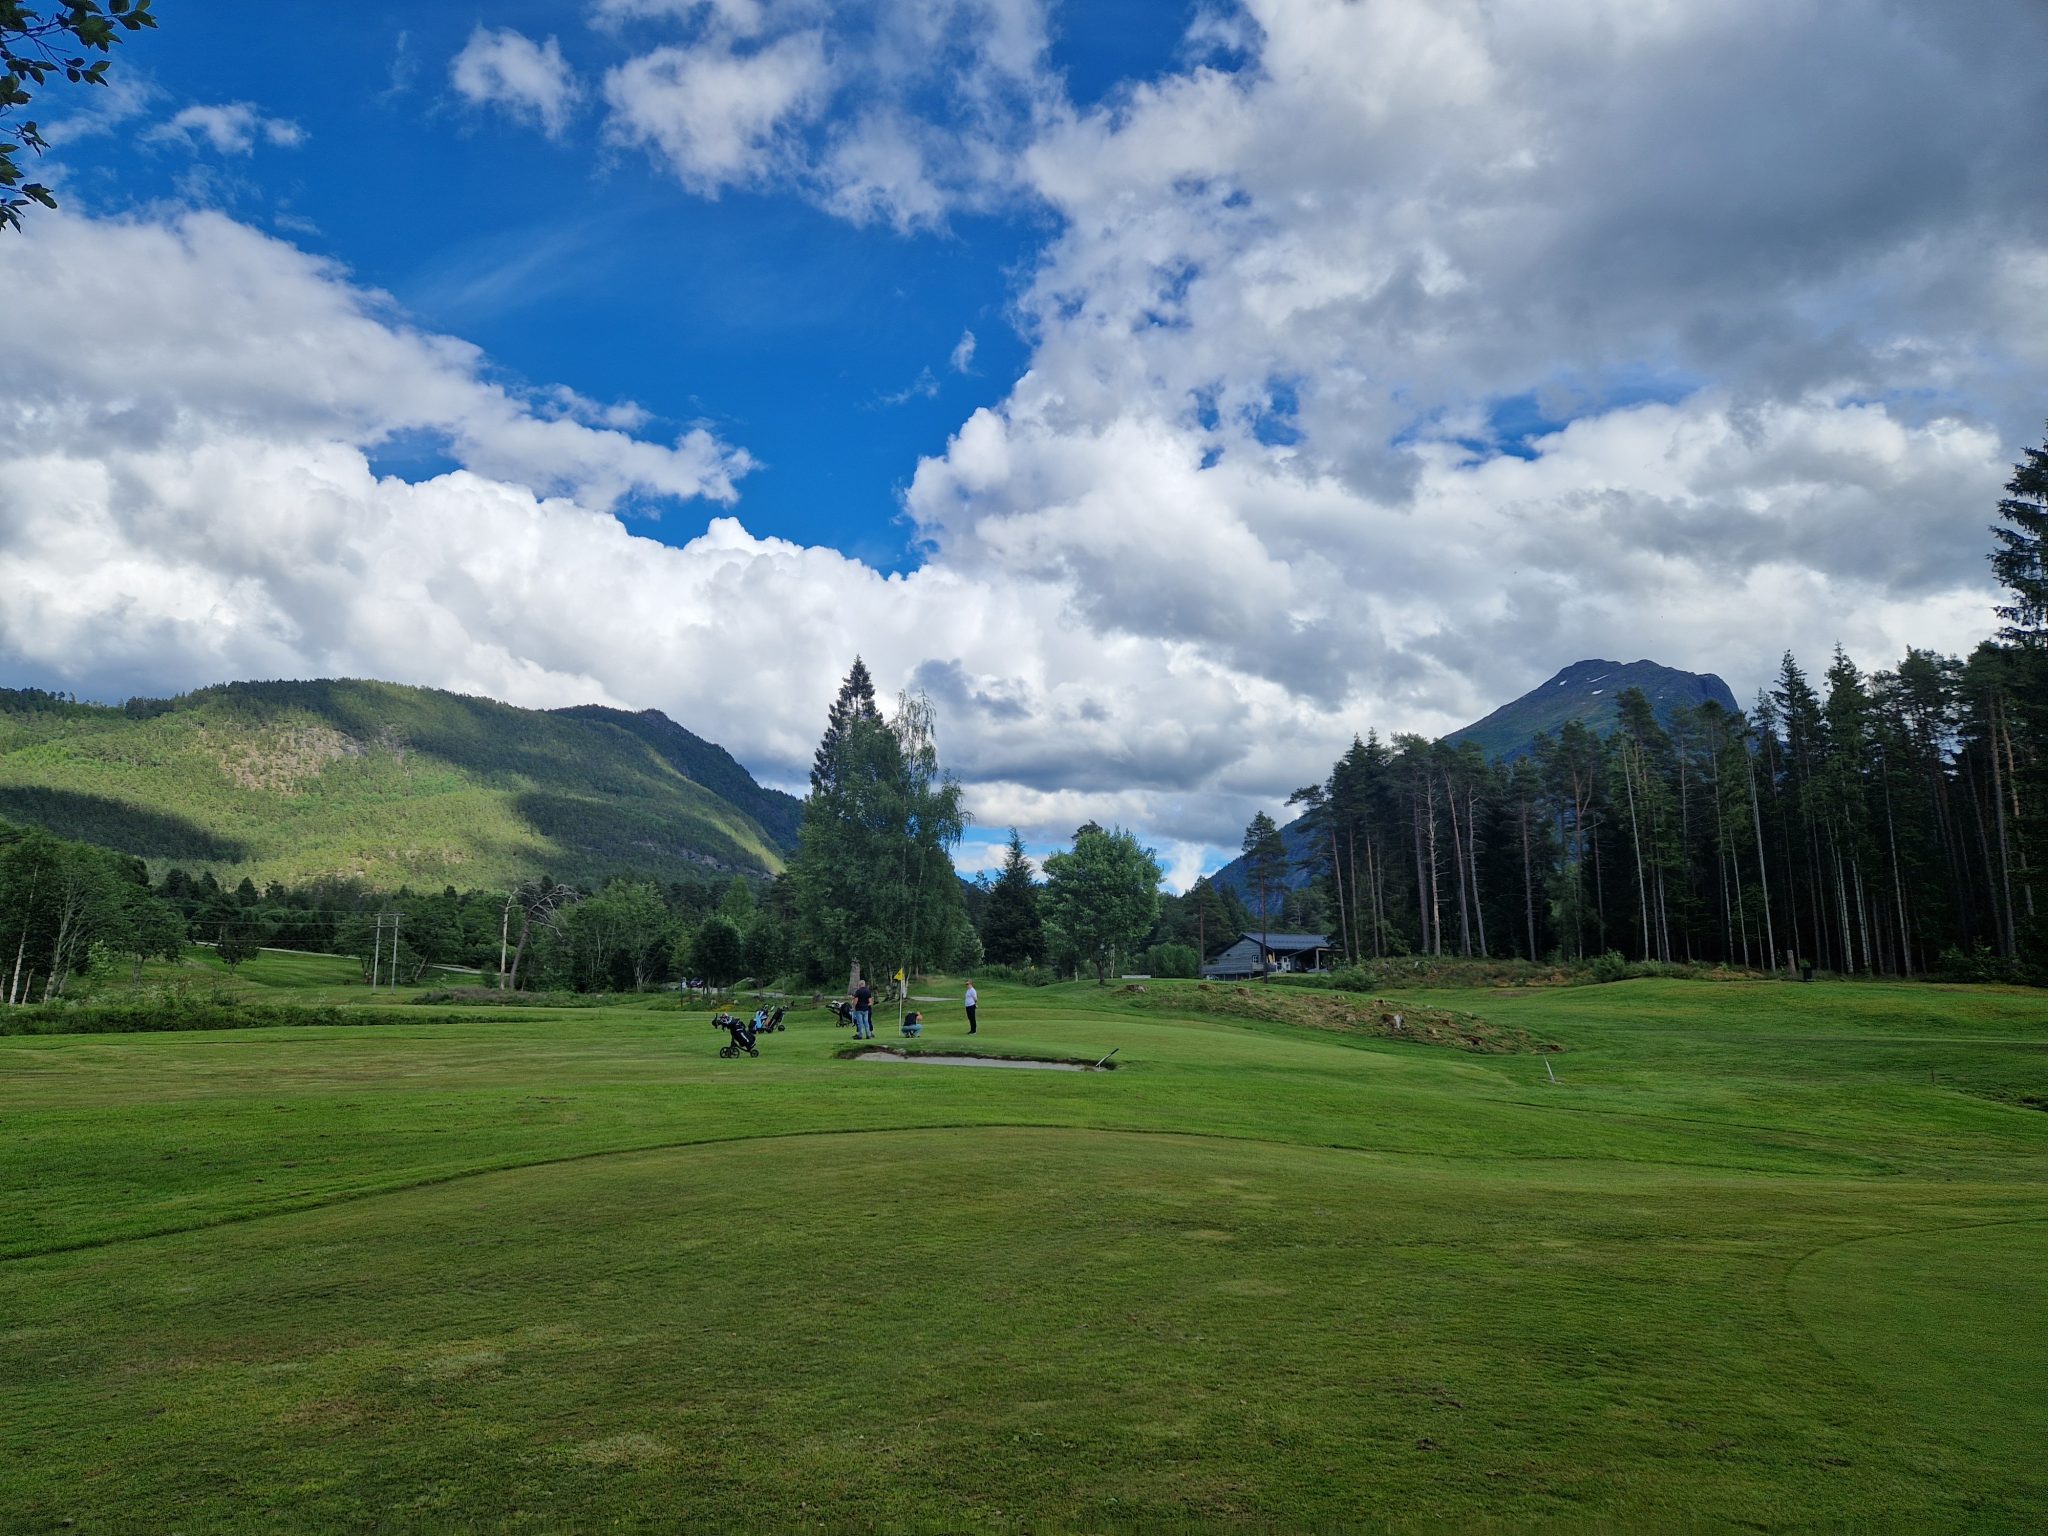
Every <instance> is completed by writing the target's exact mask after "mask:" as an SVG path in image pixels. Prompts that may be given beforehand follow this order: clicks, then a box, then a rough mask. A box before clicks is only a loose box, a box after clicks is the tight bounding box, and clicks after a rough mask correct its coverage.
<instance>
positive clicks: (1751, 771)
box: [1736, 748, 1778, 970]
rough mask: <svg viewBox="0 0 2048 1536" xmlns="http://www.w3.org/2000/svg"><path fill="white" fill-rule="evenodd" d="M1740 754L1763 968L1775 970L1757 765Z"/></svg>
mask: <svg viewBox="0 0 2048 1536" xmlns="http://www.w3.org/2000/svg"><path fill="white" fill-rule="evenodd" d="M1742 756H1743V759H1744V767H1745V769H1746V773H1745V777H1747V778H1748V780H1749V818H1750V823H1751V825H1752V826H1753V827H1754V828H1755V831H1756V881H1757V888H1758V889H1759V890H1760V891H1762V892H1763V898H1764V954H1765V955H1766V956H1768V957H1769V959H1770V964H1769V965H1767V966H1765V967H1764V969H1766V970H1775V969H1776V968H1777V964H1778V933H1777V930H1776V929H1775V928H1773V927H1772V926H1771V872H1770V866H1769V865H1768V864H1766V863H1765V862H1764V813H1763V807H1762V806H1761V805H1760V804H1759V803H1758V801H1757V797H1756V770H1757V766H1758V765H1757V764H1756V763H1754V762H1750V761H1748V759H1749V750H1748V749H1747V748H1744V749H1743V753H1742ZM1739 873H1740V872H1739V871H1738V874H1739ZM1736 889H1737V890H1740V889H1741V886H1740V885H1738V886H1737V887H1736Z"/></svg>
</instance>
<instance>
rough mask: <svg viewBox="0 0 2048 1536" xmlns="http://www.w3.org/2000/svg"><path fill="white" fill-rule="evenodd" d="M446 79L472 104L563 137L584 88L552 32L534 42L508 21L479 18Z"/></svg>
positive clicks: (450, 63) (557, 136) (551, 135)
mask: <svg viewBox="0 0 2048 1536" xmlns="http://www.w3.org/2000/svg"><path fill="white" fill-rule="evenodd" d="M448 81H449V84H451V85H453V86H454V87H455V90H456V92H457V94H459V95H460V96H461V97H462V99H463V100H464V101H467V102H468V103H470V104H471V105H472V106H497V107H499V108H501V109H502V110H504V111H505V112H506V113H508V114H510V115H511V116H512V117H515V118H521V119H524V120H526V121H528V122H531V123H534V124H536V125H538V126H539V127H540V129H541V130H542V131H543V132H545V133H546V134H547V135H548V136H549V137H550V138H559V137H561V135H562V132H563V130H564V129H566V128H567V127H568V125H569V118H570V116H571V115H572V114H573V113H574V111H575V109H576V104H577V102H578V101H579V100H581V98H582V95H583V88H582V84H581V82H579V81H578V80H577V78H576V74H575V71H574V70H572V69H571V68H570V67H569V61H568V60H567V59H565V58H563V56H562V47H561V44H560V43H558V42H557V41H556V40H555V39H554V38H552V37H551V38H549V39H548V40H547V41H546V42H544V43H536V42H535V41H534V40H533V39H532V38H530V37H527V36H526V35H525V34H524V33H521V32H515V31H514V30H512V29H511V28H510V27H500V28H495V29H494V28H491V27H486V26H483V25H482V24H481V23H479V24H478V26H477V28H476V30H475V31H473V32H471V33H470V35H469V41H468V42H467V43H465V44H463V47H462V51H461V52H460V53H458V54H456V55H455V57H454V59H453V60H451V61H450V62H449V65H448Z"/></svg>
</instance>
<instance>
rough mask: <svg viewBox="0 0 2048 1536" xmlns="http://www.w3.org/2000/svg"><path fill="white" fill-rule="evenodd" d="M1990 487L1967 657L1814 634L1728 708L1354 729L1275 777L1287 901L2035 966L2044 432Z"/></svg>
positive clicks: (1574, 942)
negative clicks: (1504, 724)
mask: <svg viewBox="0 0 2048 1536" xmlns="http://www.w3.org/2000/svg"><path fill="white" fill-rule="evenodd" d="M2007 492H2008V494H2007V496H2006V498H2005V499H2004V500H2003V501H2002V502H2000V504H1999V509H1998V510H1999V514H2000V517H2001V520H2002V521H2001V525H1999V526H1997V527H1994V528H1993V530H1992V532H1993V534H1994V537H1995V541H1996V543H1995V547H1994V550H1993V552H1992V564H1993V568H1994V571H1995V572H1996V574H1997V576H1998V578H1999V580H2000V582H2001V583H2002V584H2003V586H2004V588H2005V591H2006V600H2005V601H2004V602H2003V603H2001V604H2000V605H1999V607H1998V608H1997V614H1998V617H1999V619H2000V621H2001V627H2000V629H1999V631H1998V633H1997V635H1996V636H1995V637H1994V638H1993V639H1990V640H1987V641H1986V642H1984V643H1983V644H1982V645H1980V646H1979V647H1977V649H1976V650H1975V651H1973V652H1972V653H1971V654H1970V655H1969V656H1968V657H1966V658H1957V657H1949V656H1942V655H1938V654H1936V653H1934V652H1932V651H1925V650H1919V649H1909V650H1908V651H1907V653H1906V655H1905V657H1904V658H1903V659H1901V660H1900V662H1899V663H1898V664H1897V665H1896V666H1895V667H1892V668H1890V669H1887V670H1883V671H1879V672H1876V673H1872V674H1868V675H1866V674H1865V673H1864V672H1862V671H1861V670H1860V669H1859V668H1858V667H1857V666H1856V664H1855V663H1854V662H1853V661H1851V660H1850V658H1849V657H1848V656H1847V654H1845V653H1844V652H1843V651H1842V650H1841V649H1840V648H1839V647H1838V648H1837V649H1836V651H1835V653H1834V655H1833V657H1832V658H1831V660H1830V661H1829V664H1828V666H1827V668H1826V670H1825V671H1824V673H1823V674H1822V675H1821V678H1820V680H1819V681H1818V683H1816V682H1815V680H1814V679H1813V677H1812V676H1811V674H1810V673H1809V672H1808V671H1807V670H1806V669H1805V668H1804V667H1803V666H1802V665H1801V664H1800V663H1799V661H1798V660H1797V659H1796V658H1795V657H1794V656H1793V655H1791V654H1790V653H1787V654H1786V655H1785V657H1784V659H1783V662H1782V664H1781V665H1780V667H1779V670H1778V674H1777V676H1776V678H1775V680H1774V681H1773V683H1772V685H1771V686H1770V687H1768V688H1766V689H1764V690H1762V691H1761V692H1759V694H1758V695H1757V698H1756V701H1755V703H1754V705H1753V707H1752V708H1751V709H1749V710H1748V711H1747V712H1743V711H1732V712H1731V711H1729V710H1726V709H1723V708H1722V707H1720V706H1719V705H1718V704H1715V703H1713V702H1711V701H1710V702H1708V703H1705V704H1702V705H1700V706H1698V707H1697V708H1694V709H1681V710H1678V711H1675V712H1673V713H1672V714H1671V715H1669V716H1668V717H1667V718H1666V719H1664V720H1659V719H1658V717H1657V715H1656V712H1655V711H1654V710H1653V708H1652V707H1651V705H1650V702H1649V700H1648V699H1647V698H1646V697H1645V696H1644V695H1643V694H1642V692H1641V691H1640V690H1637V689H1631V690H1629V691H1628V692H1626V693H1624V694H1623V695H1621V697H1620V700H1619V708H1620V719H1619V723H1618V726H1617V728H1616V729H1615V730H1614V731H1613V733H1612V734H1611V735H1609V736H1606V737H1604V738H1603V737H1601V736H1599V735H1598V734H1596V733H1595V732H1594V731H1592V730H1591V729H1589V728H1588V727H1587V726H1585V725H1584V724H1582V723H1578V722H1573V723H1569V724H1567V725H1566V726H1564V727H1563V728H1562V729H1561V730H1560V731H1559V732H1558V733H1557V735H1556V736H1554V737H1551V736H1538V737H1537V738H1536V740H1535V742H1534V744H1533V745H1532V747H1531V749H1530V750H1529V751H1528V752H1527V753H1526V754H1524V755H1521V756H1519V757H1516V758H1515V759H1514V760H1512V761H1508V762H1501V763H1492V762H1488V761H1487V759H1486V758H1485V756H1484V754H1483V753H1482V752H1481V751H1480V750H1479V748H1478V747H1477V746H1475V745H1472V744H1469V743H1468V744H1465V745H1462V746H1451V745H1447V744H1445V743H1443V742H1431V741H1427V740H1425V739H1423V738H1421V737H1419V736H1412V735H1397V736H1395V737H1393V738H1392V740H1391V741H1386V742H1383V741H1382V740H1381V739H1380V738H1379V736H1378V735H1377V733H1372V734H1368V735H1367V736H1366V737H1365V738H1364V739H1362V740H1360V739H1356V738H1354V740H1353V741H1352V744H1351V746H1350V748H1349V749H1348V750H1347V751H1346V752H1345V753H1344V755H1343V756H1342V757H1340V758H1339V759H1338V760H1337V762H1336V763H1335V764H1334V765H1333V766H1332V768H1331V770H1330V773H1329V776H1328V777H1327V778H1326V779H1324V780H1323V781H1322V782H1321V783H1318V784H1313V785H1309V786H1307V787H1305V788H1303V789H1300V790H1297V791H1296V792H1295V793H1294V794H1293V795H1292V796H1291V797H1290V803H1292V804H1296V805H1299V806H1301V807H1302V808H1303V820H1302V823H1301V829H1300V836H1301V838H1302V840H1303V841H1304V842H1305V845H1306V848H1307V849H1308V856H1307V859H1306V862H1305V865H1304V868H1305V869H1306V871H1307V873H1308V874H1309V875H1310V876H1311V880H1310V883H1309V887H1308V889H1307V890H1306V891H1305V892H1301V893H1292V892H1290V893H1287V894H1286V896H1285V898H1284V899H1285V900H1286V901H1288V902H1291V903H1292V908H1291V915H1292V916H1294V917H1295V919H1296V920H1298V921H1301V922H1303V923H1304V924H1305V925H1307V926H1311V927H1316V928H1327V929H1328V931H1329V932H1330V935H1331V937H1332V940H1333V942H1334V943H1335V944H1336V945H1337V946H1338V948H1339V949H1340V951H1341V952H1342V953H1343V954H1344V955H1345V956H1346V957H1347V958H1349V959H1350V960H1352V961H1354V962H1362V961H1368V960H1374V959H1380V958H1383V957H1385V956H1388V955H1398V954H1429V955H1450V954H1455V955H1461V956H1465V955H1469V956H1494V957H1505V956H1520V957H1523V958H1526V959H1530V960H1541V959H1544V958H1546V957H1559V958H1568V959H1576V958H1582V957H1586V956H1589V955H1598V954H1602V953H1605V952H1608V951H1618V952H1620V953H1621V954H1623V955H1625V956H1627V957H1629V958H1632V959H1641V960H1651V961H1662V962H1701V961H1704V962H1715V963H1723V964H1733V965H1741V966H1748V967H1754V968H1758V969H1769V968H1774V967H1779V966H1785V965H1788V964H1802V965H1803V964H1813V965H1816V966H1819V967H1822V968H1825V969H1829V970H1833V971H1836V972H1840V973H1842V974H1845V975H1890V976H1908V975H1920V974H1926V973H1929V972H1937V971H1938V972H1943V973H1947V974H1952V975H1959V976H1985V977H1991V976H2004V977H2010V978H2014V979H2036V980H2038V979H2041V978H2042V977H2043V975H2044V973H2048V929H2044V926H2043V923H2042V921H2041V915H2040V912H2039V907H2038V902H2037V898H2036V892H2035V888H2036V886H2037V885H2039V884H2040V876H2041V871H2040V869H2039V861H2040V860H2041V858H2042V857H2043V851H2044V843H2048V833H2044V829H2043V827H2042V824H2041V823H2042V817H2043V806H2044V803H2048V801H2044V791H2048V785H2044V783H2043V778H2044V772H2048V750H2044V748H2048V580H2044V566H2043V548H2044V538H2048V447H2044V448H2042V449H2029V450H2027V454H2026V457H2025V459H2024V460H2023V461H2022V462H2021V463H2020V464H2019V465H2018V466H2017V467H2016V469H2015V473H2014V476H2013V479H2012V480H2011V482H2010V483H2009V485H2008V487H2007ZM1277 841H1278V835H1277V830H1276V829H1274V828H1273V827H1272V826H1271V823H1270V821H1268V822H1267V823H1265V824H1264V825H1263V826H1262V825H1261V824H1260V823H1259V822H1257V821H1255V822H1254V824H1253V826H1252V828H1251V829H1249V830H1248V832H1247V837H1246V852H1247V854H1248V855H1252V857H1251V858H1250V860H1249V863H1250V865H1251V868H1252V870H1253V873H1254V884H1255V893H1254V904H1255V907H1256V908H1257V909H1259V910H1261V911H1263V910H1264V909H1265V908H1266V907H1267V906H1268V905H1269V903H1271V902H1273V901H1274V900H1275V898H1276V894H1277V888H1278V887H1279V886H1281V884H1282V883H1283V881H1284V876H1285V873H1286V871H1285V866H1284V862H1283V864H1282V865H1281V867H1279V868H1278V869H1276V868H1275V866H1274V862H1273V853H1274V844H1275V843H1276V842H1277ZM1283 859H1284V855H1283Z"/></svg>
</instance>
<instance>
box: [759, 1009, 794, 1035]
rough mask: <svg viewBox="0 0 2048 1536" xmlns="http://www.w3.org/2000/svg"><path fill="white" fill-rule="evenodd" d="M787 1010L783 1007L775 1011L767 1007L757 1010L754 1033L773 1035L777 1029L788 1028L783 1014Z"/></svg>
mask: <svg viewBox="0 0 2048 1536" xmlns="http://www.w3.org/2000/svg"><path fill="white" fill-rule="evenodd" d="M786 1011H787V1010H786V1009H782V1008H777V1009H776V1010H775V1011H774V1012H773V1013H770V1012H769V1011H768V1010H767V1009H766V1008H763V1009H760V1010H759V1011H757V1012H756V1013H755V1014H754V1026H753V1028H754V1033H755V1034H757V1035H772V1034H774V1033H775V1032H776V1031H777V1030H779V1029H783V1028H786V1027H787V1026H785V1025H784V1024H783V1022H782V1015H783V1014H784V1013H785V1012H786Z"/></svg>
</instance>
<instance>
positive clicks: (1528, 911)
mask: <svg viewBox="0 0 2048 1536" xmlns="http://www.w3.org/2000/svg"><path fill="white" fill-rule="evenodd" d="M1522 915H1523V917H1524V918H1525V919H1527V921H1528V924H1529V963H1530V964H1531V965H1534V964H1535V963H1536V880H1535V876H1534V875H1533V874H1532V873H1531V871H1530V868H1529V797H1528V796H1527V795H1524V796H1523V797H1522Z"/></svg>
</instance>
